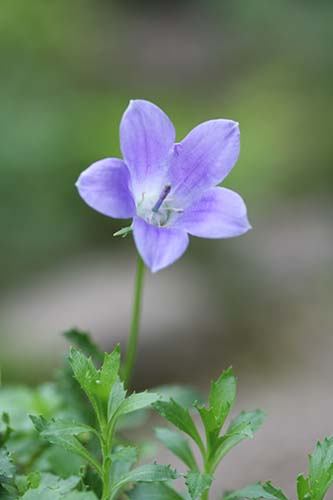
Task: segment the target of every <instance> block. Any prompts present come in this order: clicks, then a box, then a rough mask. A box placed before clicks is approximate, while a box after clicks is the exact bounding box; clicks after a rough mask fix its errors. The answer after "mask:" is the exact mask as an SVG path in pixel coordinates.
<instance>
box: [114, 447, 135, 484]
mask: <svg viewBox="0 0 333 500" xmlns="http://www.w3.org/2000/svg"><path fill="white" fill-rule="evenodd" d="M110 458H111V470H110V477H111V484H113V483H116V482H118V481H120V479H121V478H123V477H124V476H125V475H126V474H127V473H128V472H129V471H130V470H131V468H132V466H133V465H134V464H135V463H136V462H137V460H138V450H137V448H135V447H134V446H123V447H121V446H120V447H117V448H116V449H115V450H114V451H113V452H112V453H111V456H110Z"/></svg>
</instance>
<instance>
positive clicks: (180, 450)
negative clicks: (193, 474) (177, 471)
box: [155, 427, 198, 470]
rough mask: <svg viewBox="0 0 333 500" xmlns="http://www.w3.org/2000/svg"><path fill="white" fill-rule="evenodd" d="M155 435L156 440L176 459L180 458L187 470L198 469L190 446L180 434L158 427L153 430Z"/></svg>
mask: <svg viewBox="0 0 333 500" xmlns="http://www.w3.org/2000/svg"><path fill="white" fill-rule="evenodd" d="M155 434H156V437H157V439H158V440H159V441H161V442H162V443H163V444H164V446H166V447H167V448H168V449H169V450H170V451H172V453H174V454H175V455H176V456H177V457H178V458H180V459H181V460H182V461H183V462H184V463H185V464H186V465H187V466H188V467H189V469H191V470H192V469H193V470H197V469H198V466H197V463H196V461H195V458H194V456H193V453H192V450H191V448H190V445H189V443H188V441H187V439H186V438H185V437H184V436H183V435H182V434H180V433H179V432H176V431H172V430H170V429H167V428H166V427H158V428H157V429H155Z"/></svg>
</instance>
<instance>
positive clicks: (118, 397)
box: [108, 377, 126, 421]
mask: <svg viewBox="0 0 333 500" xmlns="http://www.w3.org/2000/svg"><path fill="white" fill-rule="evenodd" d="M125 398H126V390H125V388H124V383H123V382H122V381H121V380H120V378H119V377H117V379H116V380H115V383H114V384H113V387H112V390H111V392H110V396H109V401H108V420H109V421H110V420H111V418H112V417H113V415H114V414H115V412H116V411H117V410H118V408H119V406H120V404H121V403H122V402H123V401H124V399H125Z"/></svg>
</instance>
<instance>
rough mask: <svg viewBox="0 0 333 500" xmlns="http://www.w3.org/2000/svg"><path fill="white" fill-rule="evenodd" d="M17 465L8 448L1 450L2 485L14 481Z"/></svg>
mask: <svg viewBox="0 0 333 500" xmlns="http://www.w3.org/2000/svg"><path fill="white" fill-rule="evenodd" d="M15 472H16V468H15V465H14V464H13V461H12V459H11V456H10V453H9V452H8V451H7V449H6V448H1V449H0V483H7V482H10V481H12V480H13V479H14V476H15Z"/></svg>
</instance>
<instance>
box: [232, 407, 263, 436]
mask: <svg viewBox="0 0 333 500" xmlns="http://www.w3.org/2000/svg"><path fill="white" fill-rule="evenodd" d="M265 418H266V414H265V412H263V411H262V410H253V411H242V412H241V413H240V414H239V415H238V417H236V418H235V419H234V420H232V422H231V424H230V426H229V428H228V431H227V434H232V433H235V432H241V433H242V434H247V437H253V434H254V432H256V431H257V430H258V429H259V427H260V426H261V425H262V423H263V421H264V420H265Z"/></svg>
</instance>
